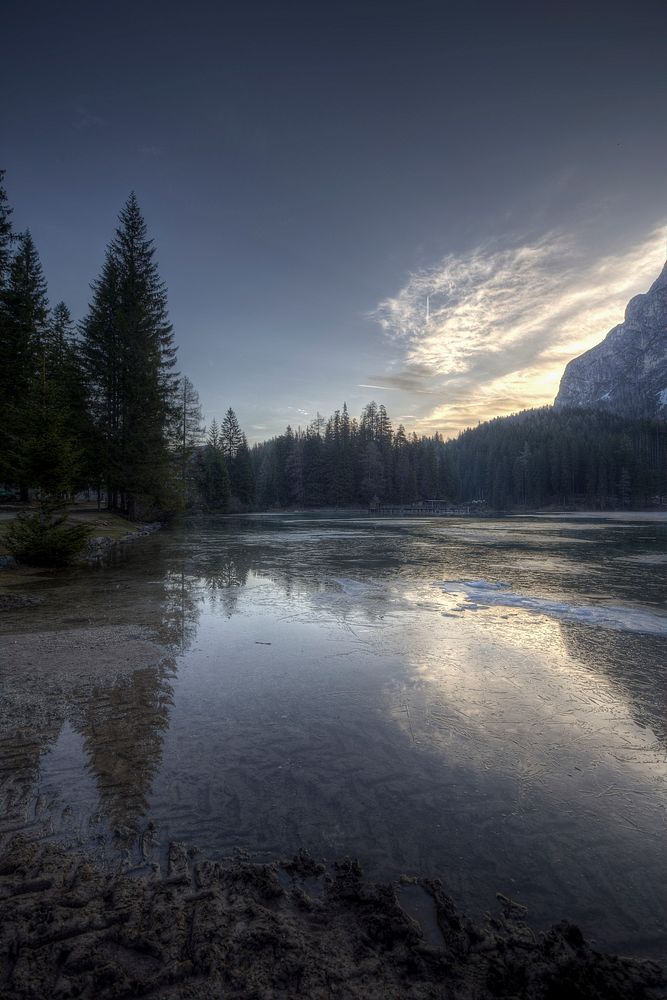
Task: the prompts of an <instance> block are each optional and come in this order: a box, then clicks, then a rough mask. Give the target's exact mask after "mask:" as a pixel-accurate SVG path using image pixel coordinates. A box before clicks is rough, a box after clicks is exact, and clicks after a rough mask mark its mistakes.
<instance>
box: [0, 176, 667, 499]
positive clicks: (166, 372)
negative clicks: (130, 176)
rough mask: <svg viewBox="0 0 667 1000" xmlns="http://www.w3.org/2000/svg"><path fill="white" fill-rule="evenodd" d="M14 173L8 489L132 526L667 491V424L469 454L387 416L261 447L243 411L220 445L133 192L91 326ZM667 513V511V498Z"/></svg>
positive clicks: (508, 425)
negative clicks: (50, 279)
mask: <svg viewBox="0 0 667 1000" xmlns="http://www.w3.org/2000/svg"><path fill="white" fill-rule="evenodd" d="M2 180H3V173H2V172H0V488H3V489H4V490H5V491H7V490H9V491H13V490H17V491H19V492H20V495H21V497H22V498H23V499H28V498H29V497H31V496H37V497H40V498H44V497H46V498H51V499H52V500H53V498H56V499H58V498H62V497H66V496H71V495H73V494H75V493H76V492H77V491H80V490H89V489H91V488H92V489H94V490H96V491H97V493H98V495H99V496H100V497H103V498H104V502H105V503H106V505H107V506H108V507H109V508H110V509H112V510H116V511H118V512H119V513H121V514H124V515H125V516H127V517H130V518H135V517H142V516H143V517H153V516H156V515H160V514H167V513H173V512H177V511H180V510H184V509H190V508H199V509H203V510H207V511H219V512H226V511H246V510H253V509H258V510H268V509H282V508H286V507H323V506H333V507H348V506H358V505H364V506H365V505H367V504H370V503H373V502H376V501H377V502H380V503H391V504H413V503H417V502H419V501H420V500H435V499H438V500H449V501H451V502H452V503H455V504H461V503H463V504H469V503H473V502H474V503H477V504H480V505H486V506H487V507H488V508H489V509H493V510H508V509H513V508H521V507H523V508H535V507H543V506H547V505H559V506H562V505H566V506H571V505H585V506H590V507H594V508H599V509H606V508H614V507H639V506H649V505H651V504H653V503H654V502H655V499H656V497H657V498H660V497H664V496H665V494H667V424H665V423H664V422H661V421H650V420H628V419H625V418H623V417H620V416H617V415H615V414H613V413H610V412H607V411H595V410H593V411H583V410H558V411H556V410H554V409H553V408H551V407H544V408H542V409H538V410H527V411H525V412H524V413H519V414H516V415H514V416H511V417H504V418H498V419H496V420H492V421H490V422H488V423H485V424H482V425H480V426H479V427H476V428H474V429H472V430H468V431H465V432H464V433H462V434H460V435H459V436H458V437H457V438H456V439H455V440H451V441H444V440H443V438H442V437H441V436H440V435H439V434H435V435H433V436H432V437H419V436H418V435H416V434H414V433H413V434H410V435H408V434H407V433H406V430H405V428H404V427H403V426H402V425H401V426H399V427H398V428H396V429H394V428H393V426H392V423H391V420H390V418H389V416H388V414H387V411H386V409H385V407H384V406H382V405H379V406H378V404H377V403H375V402H371V403H369V404H368V405H367V406H366V407H365V408H364V410H363V412H362V413H361V415H360V417H359V419H357V418H356V417H350V414H349V413H348V410H347V406H345V405H343V407H342V409H341V410H337V411H336V412H335V413H334V414H333V415H332V416H331V417H329V419H328V420H324V419H322V418H320V417H319V416H318V417H317V419H316V420H314V421H313V422H312V423H311V424H310V426H309V427H307V428H306V429H305V430H302V429H300V428H299V429H297V430H293V429H292V428H291V427H288V428H287V429H286V431H285V433H284V434H281V435H279V436H278V437H275V438H273V439H271V440H270V441H266V442H264V443H262V444H256V445H254V446H253V448H252V449H250V448H249V447H248V442H247V440H246V437H245V435H244V433H243V431H242V429H241V427H240V426H239V423H238V420H237V419H236V415H235V413H234V411H233V410H232V409H231V408H230V409H228V410H227V412H226V413H225V414H224V416H223V418H222V420H221V422H220V424H219V425H218V423H217V421H216V420H213V421H212V423H211V425H210V427H209V429H208V433H207V432H206V429H205V428H204V427H203V424H202V415H201V408H200V405H199V398H198V394H197V391H196V389H195V387H194V386H193V384H192V383H191V382H190V380H189V379H188V378H187V377H185V376H182V375H179V374H178V373H177V372H176V371H175V366H176V347H175V344H174V339H173V331H172V327H171V324H170V323H169V318H168V314H167V294H166V289H165V286H164V284H163V282H162V281H161V279H160V276H159V273H158V268H157V264H156V261H155V246H154V243H153V240H152V239H151V238H150V237H149V235H148V232H147V229H146V224H145V222H144V219H143V217H142V215H141V212H140V209H139V205H138V203H137V199H136V197H135V196H134V194H132V195H130V198H129V199H128V201H127V203H126V204H125V206H124V208H123V209H122V211H121V213H120V216H119V222H118V227H117V229H116V231H115V234H114V237H113V239H112V240H111V242H110V243H109V245H108V247H107V250H106V255H105V258H104V262H103V264H102V268H101V271H100V274H99V276H98V278H97V279H96V280H95V281H94V282H93V284H92V286H91V291H92V295H91V301H90V305H89V308H88V311H87V314H86V316H85V317H84V318H83V320H82V321H81V322H80V323H79V324H78V325H75V324H74V322H73V320H72V317H71V315H70V312H69V309H68V308H67V306H66V305H65V303H63V302H59V303H58V304H57V305H55V306H54V307H53V308H51V307H50V305H49V301H48V295H47V287H46V281H45V279H44V275H43V271H42V267H41V264H40V260H39V255H38V252H37V248H36V247H35V244H34V241H33V239H32V236H31V235H30V233H29V232H24V233H15V232H14V231H13V229H12V225H11V209H10V207H9V205H8V202H7V198H6V194H5V191H4V188H3V186H2ZM658 502H660V501H658Z"/></svg>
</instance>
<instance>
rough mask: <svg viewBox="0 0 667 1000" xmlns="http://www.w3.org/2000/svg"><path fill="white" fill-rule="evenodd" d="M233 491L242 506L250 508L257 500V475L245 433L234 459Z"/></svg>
mask: <svg viewBox="0 0 667 1000" xmlns="http://www.w3.org/2000/svg"><path fill="white" fill-rule="evenodd" d="M232 479H233V484H234V488H233V492H234V496H235V497H236V499H237V500H238V502H239V504H240V505H241V507H243V508H244V509H248V508H250V507H252V505H253V503H254V502H255V475H254V472H253V468H252V460H251V458H250V449H249V448H248V442H247V440H246V436H245V434H243V435H242V437H241V444H240V445H239V447H238V449H237V452H236V455H235V457H234V460H233V476H232Z"/></svg>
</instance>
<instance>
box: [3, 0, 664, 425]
mask: <svg viewBox="0 0 667 1000" xmlns="http://www.w3.org/2000/svg"><path fill="white" fill-rule="evenodd" d="M2 23H3V36H4V39H3V43H2V50H3V57H2V70H1V72H2V76H3V84H2V92H3V95H4V99H3V102H2V103H3V107H2V110H1V112H0V113H1V115H2V145H1V152H0V164H1V165H2V166H4V167H5V168H6V170H7V176H6V185H7V189H8V193H9V197H10V201H11V203H12V204H13V206H14V220H15V223H16V225H17V227H19V228H24V227H28V226H29V227H30V228H31V230H32V232H33V235H34V237H35V239H36V242H37V245H38V247H39V249H40V252H41V255H42V259H43V263H44V267H45V271H46V275H47V278H48V281H49V290H50V295H51V299H52V301H54V302H55V301H57V300H58V299H61V298H62V299H65V301H66V302H67V303H68V304H69V305H70V307H71V308H72V310H73V312H74V314H75V315H76V316H77V318H78V317H81V316H82V315H83V314H84V312H85V308H86V304H87V301H88V285H89V283H90V281H91V280H93V278H94V277H95V276H96V274H97V273H98V271H99V268H100V265H101V263H102V258H103V254H104V247H105V244H106V243H107V242H108V240H109V239H110V238H111V235H112V232H113V227H114V224H115V219H116V216H117V213H118V210H119V208H120V207H121V205H122V203H123V202H124V201H125V199H126V197H127V195H128V193H129V191H130V190H131V189H134V190H136V192H137V195H138V197H139V201H140V204H141V206H142V209H143V212H144V215H145V216H146V219H147V222H148V225H149V229H150V231H151V233H152V235H153V236H154V237H155V239H156V242H157V246H158V252H159V263H160V270H161V274H162V276H163V278H164V279H165V280H166V282H167V285H168V288H169V301H170V310H171V316H172V320H173V322H174V327H175V335H176V340H177V342H178V344H179V345H180V355H179V361H180V367H181V369H182V370H183V371H184V372H186V373H187V374H188V375H189V376H190V377H191V378H192V379H193V381H194V382H195V384H196V386H197V387H198V388H199V390H200V394H201V397H202V401H203V403H204V406H205V410H206V415H207V417H208V418H209V419H210V417H212V416H213V415H218V416H220V415H221V413H222V412H223V411H224V409H225V408H226V407H227V406H228V405H232V406H233V407H234V408H235V409H236V411H237V413H238V415H239V417H240V419H241V422H242V423H243V424H244V426H245V427H246V429H247V430H248V433H249V436H250V437H251V438H254V439H256V438H261V437H263V436H265V435H266V434H268V433H273V432H276V431H278V430H280V429H281V428H282V427H284V425H285V424H286V423H287V422H288V421H289V422H291V423H292V424H293V425H296V424H299V423H301V424H302V425H305V424H306V423H307V422H308V421H309V420H310V419H312V417H313V416H314V415H315V412H316V410H317V409H318V408H319V409H320V410H321V411H323V412H326V413H328V412H329V411H330V410H331V409H332V408H333V407H334V406H336V405H340V404H341V403H342V401H343V399H346V400H347V402H348V405H349V406H350V408H351V409H352V411H353V412H357V411H358V410H359V408H360V407H361V405H362V403H363V402H365V401H367V400H368V399H369V398H371V397H375V398H377V399H378V400H380V401H383V402H385V403H386V405H387V407H388V409H389V411H390V414H392V415H393V416H394V417H395V418H397V417H405V421H404V422H405V423H406V424H407V425H409V426H417V427H418V428H422V429H426V428H429V427H440V428H441V429H443V430H445V431H451V430H453V429H455V428H456V427H457V426H460V425H461V423H468V422H474V421H475V420H476V419H477V418H481V417H485V416H488V415H489V414H490V413H492V412H501V411H506V410H508V409H513V408H516V407H517V406H519V405H523V404H524V403H525V405H530V404H531V403H532V402H535V401H538V402H539V401H541V400H542V398H549V397H550V396H551V395H553V393H552V388H553V385H552V383H553V378H554V375H553V372H554V371H556V370H557V369H558V370H560V369H561V368H562V366H563V364H564V363H565V361H566V360H567V358H568V357H569V356H571V354H572V353H577V351H578V350H579V349H580V347H581V345H582V344H584V345H586V344H587V343H588V341H589V340H590V338H591V337H592V338H593V340H595V339H600V337H601V336H602V335H603V334H604V333H605V332H606V329H607V326H605V325H604V324H605V323H607V319H608V316H607V313H606V312H605V311H604V308H603V305H602V304H603V303H606V304H607V306H609V308H610V309H611V312H610V313H609V317H611V319H612V321H617V320H618V319H620V318H621V317H620V316H617V312H618V310H619V309H621V306H622V299H623V297H624V296H626V294H627V293H628V292H634V291H639V290H641V289H642V287H643V286H644V285H645V284H646V282H647V280H649V278H650V276H652V272H653V271H655V267H656V262H657V261H658V259H662V258H664V248H662V244H661V240H662V236H661V233H660V232H659V231H658V230H659V227H660V226H662V225H664V222H665V219H666V217H667V172H666V166H667V155H666V154H667V127H666V126H667V121H666V118H667V113H666V109H667V70H666V68H665V67H666V64H667V59H666V58H665V38H666V37H667V7H666V6H665V4H664V3H657V2H656V3H653V2H636V3H633V4H623V5H620V4H618V5H615V4H613V3H611V4H610V3H588V4H587V3H577V4H574V3H566V4H559V5H556V4H540V3H534V2H533V3H526V4H524V3H512V2H507V3H498V2H493V3H474V2H473V3H470V2H468V3H447V2H439V3H436V2H430V0H414V2H404V3H393V2H390V0H385V2H380V0H378V2H373V3H368V2H363V0H360V2H357V3H348V2H345V0H343V2H340V0H339V2H335V3H334V2H317V0H310V2H294V0H285V2H280V0H273V2H253V0H250V2H244V3H213V2H211V3H204V2H200V0H194V2H191V3H187V4H186V3H179V4H176V3H172V2H169V0H166V2H159V3H158V2H152V0H144V2H141V3H139V2H137V3H127V2H124V0H120V2H119V0H115V2H106V0H88V2H80V0H69V2H67V0H65V2H62V3H54V2H52V0H51V2H48V3H47V2H30V0H24V2H22V3H20V4H19V3H16V2H13V0H9V2H7V3H5V4H4V5H3V15H2ZM654 247H655V251H654V250H653V248H654ZM517 275H519V278H518V279H517ZM543 286H544V287H545V301H547V300H548V301H549V302H550V303H551V307H550V309H548V310H547V314H546V315H542V312H543V310H541V308H540V307H539V303H541V301H542V299H541V297H540V294H539V293H540V288H541V287H543ZM429 290H432V291H434V298H433V307H432V317H431V320H430V324H425V322H422V321H423V320H424V316H423V309H424V306H425V294H426V293H428V291H429ZM508 290H511V296H512V308H511V309H508V307H507V302H508V299H507V294H506V293H507V292H508ZM589 292H590V294H589ZM565 300H567V301H568V302H571V303H578V304H579V306H580V308H581V316H579V314H578V313H577V311H576V308H574V307H573V308H569V309H568V310H567V322H568V323H569V324H570V325H569V326H568V327H567V330H565V328H564V323H565V319H564V318H563V309H562V308H561V306H562V302H563V301H565ZM591 303H592V304H593V305H592V306H591ZM378 306H380V309H379V312H376V311H377V310H378ZM591 309H592V312H591ZM621 311H622V309H621ZM374 313H375V315H374ZM527 313H529V314H530V315H529V316H528V318H527V316H526V314H527ZM538 314H539V315H538ZM508 317H509V318H508ZM508 324H509V325H508ZM607 325H609V324H607ZM516 330H519V331H520V332H519V334H516ZM579 334H580V335H579ZM517 336H518V337H519V344H518V345H517V343H516V340H517ZM511 345H513V346H511ZM510 346H511V349H510ZM524 348H525V349H524ZM512 352H513V353H512ZM568 352H569V353H568ZM547 372H550V373H551V374H550V375H548V374H547ZM540 378H541V379H542V382H543V385H542V384H541V383H540ZM549 380H551V381H549ZM363 385H377V386H384V387H385V388H382V389H367V388H364V387H362V386H363ZM536 386H537V388H536ZM540 386H541V388H540ZM264 428H265V429H266V430H264Z"/></svg>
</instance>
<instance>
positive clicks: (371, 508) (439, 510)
mask: <svg viewBox="0 0 667 1000" xmlns="http://www.w3.org/2000/svg"><path fill="white" fill-rule="evenodd" d="M368 513H369V515H370V516H372V517H458V516H461V515H463V514H470V513H471V508H470V506H462V507H455V506H454V504H452V503H450V502H449V501H448V500H419V501H418V502H417V503H402V504H395V503H380V501H379V500H377V501H376V500H372V501H371V502H370V504H369V505H368Z"/></svg>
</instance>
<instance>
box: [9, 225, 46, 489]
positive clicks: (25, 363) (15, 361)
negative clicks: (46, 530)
mask: <svg viewBox="0 0 667 1000" xmlns="http://www.w3.org/2000/svg"><path fill="white" fill-rule="evenodd" d="M17 242H18V249H17V251H16V253H15V255H14V257H13V259H12V260H11V262H10V264H9V269H8V276H7V283H6V286H5V288H4V289H3V295H2V298H3V310H2V313H3V315H2V350H1V353H0V370H1V372H2V374H1V375H0V396H1V398H2V401H3V406H2V410H3V413H2V425H3V427H2V437H3V440H2V446H3V447H2V455H3V458H2V463H3V470H2V471H3V478H5V479H7V480H8V481H10V482H12V483H14V484H18V485H19V486H20V489H21V496H22V498H23V499H24V500H25V499H27V498H28V487H29V486H31V485H33V484H32V483H31V480H30V469H29V464H28V463H26V454H25V440H26V438H28V437H29V436H30V434H31V431H32V415H33V395H34V391H35V387H36V382H37V379H38V377H39V372H40V367H41V366H40V356H41V354H42V348H43V346H44V343H45V341H46V337H47V329H48V317H49V303H48V298H47V293H46V281H45V280H44V273H43V271H42V265H41V263H40V260H39V254H38V253H37V248H36V247H35V243H34V241H33V238H32V236H31V235H30V233H29V232H26V233H23V234H22V235H21V236H19V237H18V241H17Z"/></svg>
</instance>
